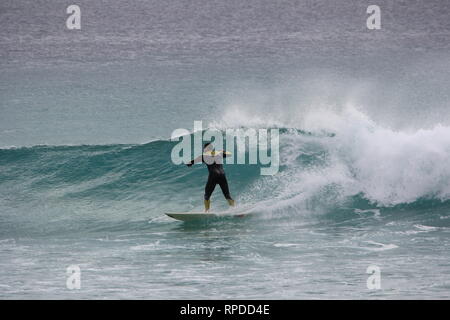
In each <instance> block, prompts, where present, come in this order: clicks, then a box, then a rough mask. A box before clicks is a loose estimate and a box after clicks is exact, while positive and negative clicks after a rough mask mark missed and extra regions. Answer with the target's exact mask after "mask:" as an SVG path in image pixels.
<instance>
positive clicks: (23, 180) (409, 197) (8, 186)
mask: <svg viewBox="0 0 450 320" xmlns="http://www.w3.org/2000/svg"><path fill="white" fill-rule="evenodd" d="M243 117H244V118H245V115H243V114H240V115H239V117H238V118H239V119H241V120H242V119H243ZM224 119H225V120H227V121H228V122H227V125H230V123H231V122H232V121H231V120H230V119H229V118H227V117H226V116H224ZM259 125H260V126H262V125H263V124H262V123H260V124H259ZM264 125H270V123H265V124H264ZM273 125H274V124H272V126H273ZM303 125H304V128H306V129H307V130H298V129H294V128H279V129H280V171H279V173H278V174H276V175H274V176H261V175H260V166H259V165H225V170H226V172H227V176H228V180H229V183H230V188H231V192H232V195H233V196H234V197H235V198H236V200H237V201H238V203H239V204H240V205H242V206H246V207H251V208H253V210H255V211H258V212H263V213H264V212H265V213H270V216H271V217H273V216H274V215H276V214H279V215H280V216H284V215H289V216H298V215H302V214H303V215H304V214H305V213H319V212H320V213H332V212H336V211H339V210H342V208H346V210H348V211H349V212H352V213H354V211H355V210H367V209H374V208H378V209H379V208H386V209H387V208H391V210H395V208H399V207H402V206H408V207H409V208H410V209H411V208H412V209H414V208H415V207H416V206H417V208H422V209H423V208H424V206H425V208H427V207H428V206H430V207H433V206H436V203H440V204H442V205H443V206H444V207H446V203H447V201H448V200H449V199H450V167H449V166H448V163H449V159H450V128H449V127H444V126H440V125H438V126H436V127H434V128H431V129H427V130H418V131H415V132H399V131H393V130H390V129H387V128H383V127H380V126H378V125H377V124H375V123H374V122H373V121H371V120H370V119H369V118H368V117H366V116H365V115H364V114H363V113H361V112H359V111H358V110H356V109H355V108H350V107H349V108H345V109H344V110H342V111H341V112H331V111H324V110H321V111H320V112H319V111H317V113H311V114H309V116H308V117H307V119H306V120H305V121H304V122H303ZM215 127H216V128H219V127H220V126H219V125H218V124H217V123H216V124H215ZM308 130H311V131H308ZM175 143H176V142H171V141H162V140H158V141H153V142H150V143H147V144H142V145H105V146H89V145H82V146H35V147H30V148H9V149H1V150H0V168H1V171H0V172H1V173H0V175H1V176H0V181H1V182H0V194H1V199H0V201H1V204H2V208H3V213H2V218H3V220H4V221H5V222H7V223H4V224H3V227H6V228H2V229H3V230H2V232H7V233H9V232H13V231H11V230H15V229H17V228H19V229H22V228H24V227H25V228H27V227H31V226H32V227H33V229H35V228H36V227H39V228H44V229H45V230H47V229H48V228H50V229H53V231H54V232H59V231H64V230H66V229H67V228H74V229H78V228H83V229H84V228H88V229H89V228H94V229H95V228H98V227H99V225H100V224H102V223H105V222H106V223H108V222H111V221H114V220H124V219H125V220H130V221H134V220H142V219H146V218H155V217H158V216H160V215H161V214H162V213H163V212H164V211H168V210H183V211H185V210H197V209H201V206H202V195H203V188H204V184H205V181H206V177H207V170H206V168H205V167H204V166H203V165H196V166H194V167H193V168H187V167H185V166H183V165H174V164H173V163H172V162H171V160H170V153H171V150H172V148H173V146H174V145H175ZM212 199H213V205H214V207H216V208H220V209H223V208H225V201H223V199H222V195H221V192H220V189H219V188H217V190H216V191H215V193H214V195H213V198H212ZM392 208H393V209H392ZM263 216H264V215H263ZM83 221H85V222H86V224H83V223H82V222H83ZM92 221H96V222H97V224H96V223H92ZM49 222H52V223H51V224H50V225H49ZM80 223H81V224H80ZM59 227H63V228H62V230H58V228H59Z"/></svg>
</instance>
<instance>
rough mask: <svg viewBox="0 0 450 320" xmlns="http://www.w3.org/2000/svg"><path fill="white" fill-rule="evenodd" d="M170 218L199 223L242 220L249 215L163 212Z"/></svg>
mask: <svg viewBox="0 0 450 320" xmlns="http://www.w3.org/2000/svg"><path fill="white" fill-rule="evenodd" d="M165 214H166V215H168V216H169V217H171V218H174V219H177V220H180V221H201V220H214V219H223V218H243V217H246V216H248V215H249V213H235V212H234V213H219V212H165Z"/></svg>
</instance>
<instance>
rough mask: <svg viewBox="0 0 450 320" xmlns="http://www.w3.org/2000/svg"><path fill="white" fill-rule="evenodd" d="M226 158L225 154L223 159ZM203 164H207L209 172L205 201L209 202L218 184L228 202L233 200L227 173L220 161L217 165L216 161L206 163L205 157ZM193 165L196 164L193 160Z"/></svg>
mask: <svg viewBox="0 0 450 320" xmlns="http://www.w3.org/2000/svg"><path fill="white" fill-rule="evenodd" d="M225 157H226V155H225V154H223V158H225ZM208 160H210V159H208ZM202 162H203V163H204V164H206V166H207V167H208V172H209V175H208V181H207V182H206V186H205V200H209V198H210V197H211V194H212V193H213V191H214V188H215V187H216V185H217V184H218V185H219V186H220V189H222V193H223V195H224V196H225V198H226V199H228V200H233V199H232V198H231V196H230V190H229V189H228V182H227V177H226V176H225V171H224V170H223V165H222V163H220V161H219V163H216V162H215V161H206V160H205V158H204V157H203V156H202ZM211 162H212V163H211ZM191 163H194V161H193V160H192V162H191Z"/></svg>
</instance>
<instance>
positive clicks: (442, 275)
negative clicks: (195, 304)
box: [0, 0, 450, 299]
mask: <svg viewBox="0 0 450 320" xmlns="http://www.w3.org/2000/svg"><path fill="white" fill-rule="evenodd" d="M78 4H79V5H80V7H81V9H82V30H80V31H76V32H71V31H68V30H67V29H65V8H64V6H63V7H59V6H60V5H59V4H58V3H57V2H52V1H27V0H20V1H2V3H1V4H0V23H1V28H0V57H1V59H0V67H1V68H2V72H1V74H0V98H1V99H0V111H1V117H0V268H1V270H2V273H1V275H0V298H2V299H11V298H18V299H24V298H37V299H72V298H82V299H87V298H96V299H113V298H123V299H133V298H144V299H178V298H185V299H211V298H217V299H219V298H238V299H245V298H249V299H253V298H264V299H325V298H331V299H341V298H343V299H354V298H357V299H359V298H362V299H372V298H374V299H410V298H418V299H448V298H449V292H450V263H449V261H450V259H449V258H450V257H449V252H450V250H449V245H450V243H449V234H450V216H449V212H450V182H449V181H450V168H449V166H448V163H449V160H450V118H449V116H450V113H448V101H449V95H448V87H449V85H450V76H449V74H450V59H449V55H448V49H449V47H448V45H449V43H450V41H448V40H449V37H450V25H449V23H450V22H449V20H448V13H449V12H450V11H449V10H450V8H449V4H448V2H447V1H427V2H426V3H425V2H424V3H416V2H414V3H413V4H408V3H407V2H401V1H396V2H392V1H381V2H379V5H380V6H381V8H382V10H383V11H382V12H383V17H382V19H383V20H382V21H383V22H382V29H381V30H379V31H377V32H376V33H373V32H368V31H367V29H366V28H365V15H366V13H365V10H366V4H364V3H361V1H347V2H345V4H343V3H342V4H337V3H335V1H323V0H322V1H301V2H298V1H283V2H282V3H280V2H273V1H253V0H252V1H246V2H241V1H227V2H222V1H197V0H196V1H189V3H182V2H179V1H167V2H164V3H162V2H159V1H145V2H144V1H135V2H133V4H127V3H124V2H119V1H97V2H95V3H92V2H88V1H79V2H78ZM194 120H203V123H204V127H205V128H206V127H209V128H216V129H218V130H226V129H227V128H244V129H247V128H257V129H258V128H278V129H279V130H280V171H279V173H278V174H277V175H274V176H261V175H260V166H259V165H225V171H226V173H227V177H228V181H229V185H230V190H231V194H232V196H233V197H234V198H235V199H236V201H237V204H238V210H245V211H251V212H252V213H253V215H251V216H250V217H247V218H243V219H224V220H220V221H215V222H209V223H193V224H185V223H182V222H179V221H175V220H173V219H170V218H169V217H166V216H165V215H164V212H166V211H187V210H189V211H191V210H192V211H198V210H201V209H202V205H203V204H202V201H203V198H202V197H203V188H204V184H205V182H206V179H207V169H206V168H205V167H204V166H202V165H197V166H194V167H192V168H187V167H185V166H177V165H174V164H173V163H172V162H171V160H170V153H171V150H172V147H173V146H174V144H175V143H174V142H171V141H169V137H170V135H171V133H172V131H173V130H175V129H177V128H186V129H188V130H190V131H192V129H193V122H194ZM226 205H227V204H226V201H225V199H223V196H222V194H221V192H220V190H219V188H217V190H216V191H215V193H214V194H213V197H212V207H213V209H214V210H218V211H220V210H225V209H226V208H227V207H226ZM70 265H77V266H79V267H80V270H81V288H80V289H79V290H69V289H68V288H67V287H66V280H67V274H66V269H67V267H68V266H70ZM369 266H378V267H379V268H380V271H381V288H380V289H378V290H373V289H368V288H367V285H366V281H367V279H368V277H369V276H370V275H369V274H368V273H366V270H367V268H368V267H369Z"/></svg>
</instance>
